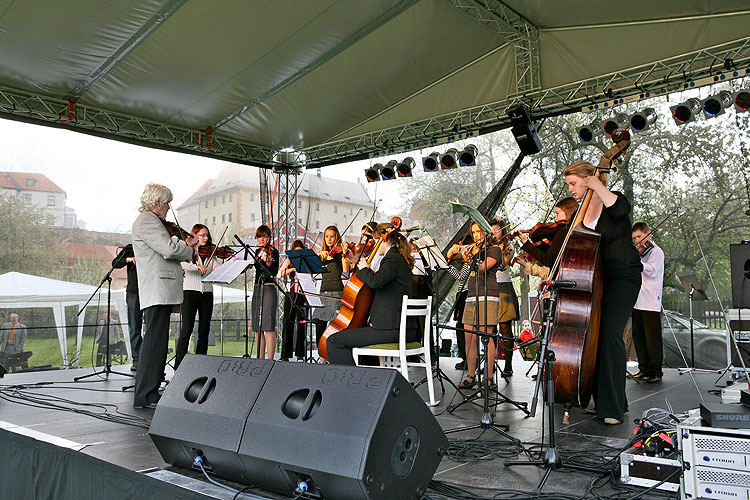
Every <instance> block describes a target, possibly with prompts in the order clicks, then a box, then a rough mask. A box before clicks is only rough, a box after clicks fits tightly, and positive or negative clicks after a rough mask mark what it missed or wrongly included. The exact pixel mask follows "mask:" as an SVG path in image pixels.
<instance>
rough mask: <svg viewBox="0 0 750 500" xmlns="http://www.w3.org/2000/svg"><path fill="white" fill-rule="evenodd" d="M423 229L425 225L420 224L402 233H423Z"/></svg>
mask: <svg viewBox="0 0 750 500" xmlns="http://www.w3.org/2000/svg"><path fill="white" fill-rule="evenodd" d="M423 229H424V224H420V225H418V226H413V227H407V228H406V229H402V230H401V232H402V233H411V232H412V231H421V230H423Z"/></svg>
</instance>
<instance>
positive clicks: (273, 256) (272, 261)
mask: <svg viewBox="0 0 750 500" xmlns="http://www.w3.org/2000/svg"><path fill="white" fill-rule="evenodd" d="M255 239H256V241H257V242H258V246H259V247H260V248H258V251H257V255H258V259H260V260H262V261H263V263H264V264H265V265H266V267H268V270H269V271H270V274H268V273H266V272H265V270H264V269H263V267H261V266H260V264H258V262H255V264H253V267H255V287H254V288H253V324H252V329H253V331H254V332H257V335H256V338H257V342H258V353H259V354H258V357H259V358H261V359H273V356H274V353H275V352H276V308H277V307H278V306H279V302H278V301H279V298H278V296H277V295H276V286H275V285H274V283H273V280H274V277H275V276H276V273H278V272H279V251H278V250H276V249H275V248H274V247H273V246H272V245H271V228H269V227H268V226H266V225H265V224H262V225H261V226H259V227H258V229H257V230H256V231H255ZM261 332H263V333H262V335H261Z"/></svg>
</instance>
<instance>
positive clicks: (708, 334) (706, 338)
mask: <svg viewBox="0 0 750 500" xmlns="http://www.w3.org/2000/svg"><path fill="white" fill-rule="evenodd" d="M661 324H662V342H663V344H664V363H665V364H666V365H667V366H669V367H670V368H685V367H686V365H685V362H687V366H688V367H689V366H692V363H691V359H692V357H691V356H692V354H691V352H690V318H688V317H687V316H684V315H683V314H680V313H678V312H674V311H666V310H665V311H664V313H663V314H662V315H661ZM693 338H694V343H695V367H696V368H702V369H706V370H721V369H722V368H726V366H727V334H726V332H725V331H724V330H719V329H717V328H709V327H707V326H706V325H704V324H703V323H701V322H700V321H697V320H695V319H693ZM678 345H679V349H678V347H677V346H678ZM680 349H681V350H682V354H680ZM683 355H684V357H685V358H684V360H683Z"/></svg>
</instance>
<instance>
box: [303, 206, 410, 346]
mask: <svg viewBox="0 0 750 500" xmlns="http://www.w3.org/2000/svg"><path fill="white" fill-rule="evenodd" d="M399 229H401V219H400V218H398V217H393V218H392V219H391V225H390V227H389V228H388V229H387V230H386V231H385V232H384V233H383V234H382V235H381V236H380V238H379V239H378V241H377V243H375V246H374V247H373V249H372V251H371V252H370V255H369V256H368V257H367V264H368V265H369V264H370V263H371V262H372V259H373V258H374V257H375V255H376V254H377V253H378V248H380V245H381V244H382V243H383V242H384V241H385V240H386V238H387V237H388V235H390V234H391V233H393V232H395V231H398V230H399ZM374 296H375V292H374V291H373V290H372V288H370V287H369V286H367V285H365V284H364V282H363V281H362V280H361V279H359V278H357V272H356V271H354V273H353V274H352V275H351V277H350V278H349V281H347V282H346V285H344V292H343V294H342V295H341V309H339V312H338V314H337V315H336V317H335V318H334V319H333V321H331V323H330V324H329V325H328V328H326V329H325V331H324V332H323V336H322V337H321V338H320V342H318V354H319V355H320V357H321V358H323V359H325V360H328V351H327V350H326V340H327V339H328V337H329V336H331V335H333V334H334V333H337V332H340V331H341V330H352V329H354V328H362V327H364V326H367V319H368V318H369V317H370V307H371V306H372V299H373V298H374Z"/></svg>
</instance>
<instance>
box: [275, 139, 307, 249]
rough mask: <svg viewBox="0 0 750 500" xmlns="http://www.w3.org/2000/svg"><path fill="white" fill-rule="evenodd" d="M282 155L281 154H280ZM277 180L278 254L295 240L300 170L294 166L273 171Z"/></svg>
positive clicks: (276, 231) (276, 238)
mask: <svg viewBox="0 0 750 500" xmlns="http://www.w3.org/2000/svg"><path fill="white" fill-rule="evenodd" d="M282 154H283V153H282ZM274 172H275V173H276V175H277V179H278V192H277V196H276V200H277V203H276V214H277V216H276V221H277V222H276V230H275V232H274V236H275V240H276V242H277V244H278V249H279V251H280V252H284V251H286V250H289V249H290V248H291V247H292V243H293V242H294V240H296V239H297V237H298V234H297V192H298V191H299V187H300V185H301V184H302V176H301V175H300V174H301V173H302V170H301V169H300V168H299V167H295V166H294V165H286V166H284V167H277V168H275V169H274Z"/></svg>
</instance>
